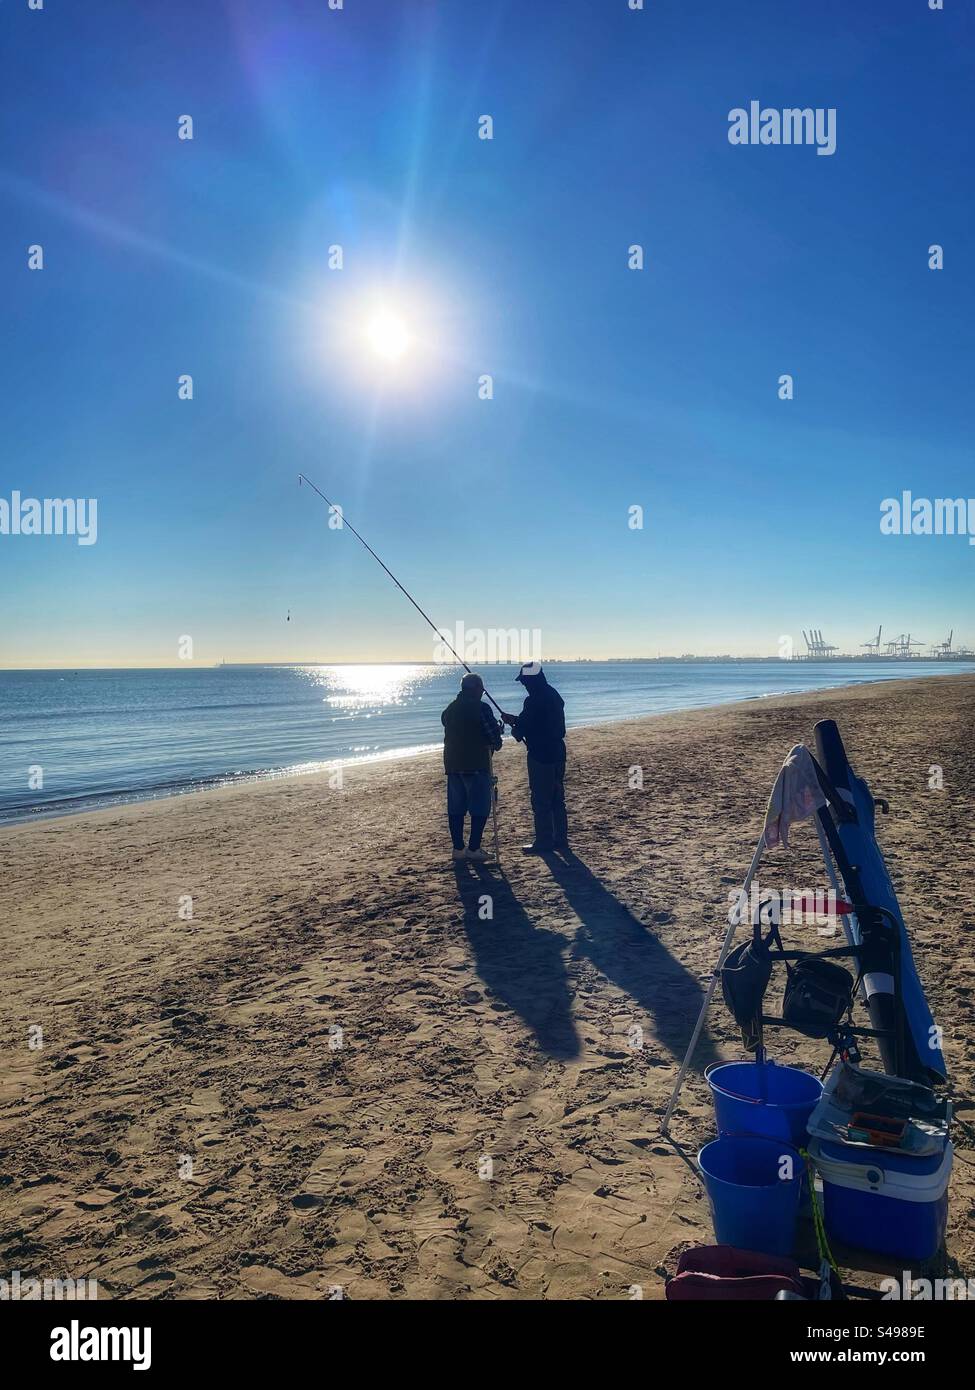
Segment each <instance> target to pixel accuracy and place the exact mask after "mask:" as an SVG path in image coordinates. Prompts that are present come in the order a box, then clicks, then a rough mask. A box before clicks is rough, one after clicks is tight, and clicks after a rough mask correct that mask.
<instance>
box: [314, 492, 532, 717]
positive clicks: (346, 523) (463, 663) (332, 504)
mask: <svg viewBox="0 0 975 1390" xmlns="http://www.w3.org/2000/svg"><path fill="white" fill-rule="evenodd" d="M302 483H307V484H308V486H309V487H310V488H311V490H312V492H317V493H318V495H319V497H320V498H321V499H322V501H323V502H327V503H328V505H329V506H330V507H332V508H333V509H334V508H335V507H336V506H338V504H337V503H336V502H332V501H330V500H329V498H327V497H326V496H325V494H324V492H322V490H321V488H320V487H316V486H315V484H314V483H313V482H312V480H311V478H309V477H307V475H306V474H304V473H299V474H298V486H299V487H301V485H302ZM339 514H340V516H341V517H342V525H343V526H347V527H348V528H349V530H350V531H351V532H352V534H353V536H355V538H356V540H357V541H358V542H359V543H360V544H361V545H364V546H365V548H366V549H367V550H368V552H369V554H370V555H371V556H372V558H373V559H374V560H375V561H376V563H377V564H378V565H381V566H382V568H383V569H384V570H385V571H386V573H387V574H388V575H389V577H390V579H391V580H392V581H393V583H394V584H395V585H396V587H397V589H399V590H400V592H401V593H403V594H405V595H406V597H407V598H408V599H409V601H410V603H412V605H413V607H414V608H415V609H416V611H417V612H418V613H419V615H420V617H421V618H422V619H423V620H424V622H425V623H427V624H428V626H429V627H431V628H432V629H433V631H434V632H435V633H436V635H437V636H438V637H439V638H440V640H441V642H442V643H443V644H444V646H445V647H446V648H447V649H448V651H450V652H452V653H453V655H454V656H455V657H456V659H457V660H458V661H459V662H460V664H461V666H463V668H464V670H465V671H466V672H467V674H468V675H469V676H473V674H474V672H473V671H472V670H471V668H470V667H469V666H468V664H467V662H466V661H465V660H464V658H463V657H462V656H461V654H460V652H458V651H456V650H455V648H454V647H452V646H451V645H450V643H449V642H448V641H447V639H446V637H445V636H444V635H443V633H442V632H441V631H440V629H439V628H438V627H437V625H436V623H434V621H433V619H432V618H431V617H429V615H428V614H426V613H424V611H423V609H422V608H421V607H420V605H419V604H418V603H417V601H416V599H415V598H414V597H413V595H412V594H411V593H410V591H409V589H407V588H406V587H405V586H404V585H402V584H401V583H400V582H399V580H398V579H397V578H396V576H395V574H394V573H393V571H392V570H391V569H390V568H389V566H388V565H387V564H384V563H383V561H382V560H380V558H379V556H378V555H377V554H376V552H375V551H374V550H373V548H372V546H371V545H370V544H369V542H368V541H367V540H366V539H365V537H364V536H360V535H359V532H358V531H357V530H356V529H355V527H354V526H353V525H352V522H351V521H350V520H349V518H348V517H347V516H346V515H345V513H344V512H343V511H342V509H341V508H339ZM484 694H485V695H486V696H487V698H488V699H489V700H490V701H491V704H492V705H493V706H494V708H495V709H496V710H497V711H498V713H499V714H500V715H501V717H502V719H503V718H504V710H503V709H502V708H501V706H500V705H499V704H498V702H497V700H496V699H495V698H494V696H493V695H492V694H491V693H490V691H488V690H485V692H484Z"/></svg>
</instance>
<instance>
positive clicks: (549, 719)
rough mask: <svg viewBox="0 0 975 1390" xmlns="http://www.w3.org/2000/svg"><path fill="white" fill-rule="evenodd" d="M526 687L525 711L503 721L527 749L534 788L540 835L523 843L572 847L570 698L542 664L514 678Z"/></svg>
mask: <svg viewBox="0 0 975 1390" xmlns="http://www.w3.org/2000/svg"><path fill="white" fill-rule="evenodd" d="M515 679H516V680H518V681H520V682H521V684H522V685H523V686H524V687H525V691H526V692H527V693H526V696H525V703H524V704H523V705H522V707H521V714H517V715H512V714H505V715H504V716H503V718H504V722H505V723H506V724H509V725H510V726H511V732H512V733H513V734H514V736H515V738H516V739H517V740H518V742H519V743H524V745H525V747H526V748H527V750H528V786H529V788H530V790H531V798H532V814H533V816H534V818H535V839H534V840H533V841H532V843H531V844H530V845H523V846H522V849H523V850H524V852H525V853H526V854H547V853H548V852H549V851H550V850H553V849H568V847H569V827H568V821H567V819H566V814H565V701H564V700H563V699H562V696H561V695H560V694H559V692H558V691H557V690H556V689H555V687H554V686H551V685H549V683H548V681H547V680H546V678H545V672H544V671H543V670H542V668H541V666H540V665H539V664H538V663H537V662H532V661H530V662H528V663H527V664H526V665H524V666H522V668H521V670H520V671H519V672H518V675H517V676H516V677H515Z"/></svg>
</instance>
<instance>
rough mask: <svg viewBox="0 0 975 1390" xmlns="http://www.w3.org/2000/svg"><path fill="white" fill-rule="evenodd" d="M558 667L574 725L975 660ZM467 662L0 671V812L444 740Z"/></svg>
mask: <svg viewBox="0 0 975 1390" xmlns="http://www.w3.org/2000/svg"><path fill="white" fill-rule="evenodd" d="M480 669H481V672H482V674H483V675H484V677H485V679H486V680H487V683H488V687H489V689H490V690H491V693H492V694H493V695H494V696H495V698H496V699H497V701H498V703H499V704H500V705H501V706H502V708H503V709H505V710H509V711H510V710H517V709H519V708H520V704H521V695H522V692H521V687H520V686H518V685H516V684H515V681H514V675H515V671H516V669H517V668H515V667H513V666H503V667H497V668H494V667H490V666H487V667H481V668H480ZM546 669H547V671H548V675H549V678H550V680H551V681H552V683H553V684H554V685H555V686H557V688H558V689H559V690H560V692H561V693H562V695H563V697H564V698H565V702H566V717H567V722H568V723H569V724H570V726H571V725H580V724H599V723H604V722H606V721H610V720H615V719H627V718H632V717H634V716H636V715H641V714H657V713H661V712H663V711H665V710H679V709H691V708H694V707H697V706H702V705H716V704H723V703H725V702H727V701H729V700H745V699H762V698H763V697H767V696H770V695H777V694H783V693H788V692H790V691H799V690H818V689H825V688H827V687H830V686H837V685H852V684H857V683H860V682H862V681H872V680H892V679H900V678H903V677H905V676H923V675H931V674H935V673H944V672H945V670H951V671H956V672H960V671H963V670H972V669H975V666H972V665H969V664H967V663H965V664H963V663H960V662H957V663H952V664H951V666H950V667H946V666H945V664H944V663H938V662H925V661H912V662H911V663H910V664H907V663H904V662H890V663H886V662H882V661H878V662H871V663H870V664H869V665H868V664H866V663H856V662H851V663H842V662H831V663H805V662H759V661H734V662H693V663H691V662H681V661H674V662H666V661H647V662H581V661H580V662H561V663H554V664H549V665H548V666H547V668H546ZM459 674H460V673H459V671H458V669H457V668H455V667H450V666H424V665H420V666H407V665H399V666H392V665H389V666H378V665H377V666H221V667H216V668H209V669H188V670H171V671H0V748H2V752H0V823H2V822H6V823H10V822H13V821H22V820H32V819H36V818H40V817H44V816H50V815H59V814H64V813H66V812H70V811H80V810H88V809H92V808H96V807H100V806H110V805H115V804H119V803H122V802H126V801H137V800H144V799H146V798H150V797H159V796H171V795H174V794H177V793H180V792H188V791H198V790H201V789H203V788H206V787H214V786H221V785H224V784H227V783H231V782H236V781H239V780H242V779H256V778H266V777H277V776H282V775H287V774H294V773H302V772H311V771H315V770H317V769H320V768H322V767H325V766H327V765H328V764H329V763H334V762H336V761H338V760H341V761H347V760H350V759H358V758H384V757H401V756H405V755H407V754H409V753H413V752H418V751H421V750H423V749H426V748H433V747H436V746H437V745H438V744H439V743H440V741H441V727H440V711H441V710H442V709H443V707H444V705H446V704H447V703H448V701H449V700H451V699H452V698H453V696H454V693H455V692H456V690H457V688H458V682H459ZM39 778H42V779H43V781H42V784H40V785H38V781H39ZM32 782H33V784H34V785H33V786H32Z"/></svg>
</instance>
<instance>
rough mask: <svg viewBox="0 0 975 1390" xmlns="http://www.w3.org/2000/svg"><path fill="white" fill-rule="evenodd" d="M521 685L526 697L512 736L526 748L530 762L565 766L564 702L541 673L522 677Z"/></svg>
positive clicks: (542, 672)
mask: <svg viewBox="0 0 975 1390" xmlns="http://www.w3.org/2000/svg"><path fill="white" fill-rule="evenodd" d="M522 684H523V685H524V687H525V689H526V690H527V691H528V695H527V697H526V699H525V703H524V704H523V705H522V707H521V714H519V716H518V718H517V719H516V720H515V722H514V726H513V728H512V733H513V734H514V736H515V738H516V739H517V740H518V742H519V743H524V744H525V746H526V747H527V749H528V756H529V757H530V758H534V759H535V760H536V761H537V762H540V763H564V762H565V701H564V700H563V699H562V696H561V695H560V694H559V692H558V691H557V690H556V689H555V687H554V686H551V685H549V683H548V681H547V680H546V678H545V672H544V671H539V672H538V674H537V675H534V676H523V677H522Z"/></svg>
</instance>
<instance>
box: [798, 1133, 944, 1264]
mask: <svg viewBox="0 0 975 1390" xmlns="http://www.w3.org/2000/svg"><path fill="white" fill-rule="evenodd" d="M809 1156H810V1158H811V1159H812V1161H813V1163H814V1164H815V1166H816V1168H817V1169H818V1171H819V1173H820V1175H821V1176H822V1179H823V1206H824V1208H825V1220H826V1231H827V1234H828V1235H830V1236H831V1237H833V1238H834V1239H835V1240H838V1241H842V1242H843V1243H844V1244H845V1245H856V1246H859V1247H860V1248H861V1249H862V1250H872V1251H874V1252H875V1253H876V1254H878V1255H890V1256H893V1257H894V1258H895V1259H904V1260H928V1259H931V1257H932V1256H933V1255H935V1254H936V1253H937V1251H938V1250H939V1249H940V1247H941V1244H942V1242H943V1240H944V1237H945V1228H946V1226H947V1224H948V1182H949V1179H950V1177H951V1161H952V1147H951V1141H950V1140H948V1139H947V1138H946V1139H945V1140H944V1144H943V1147H942V1148H940V1149H939V1150H938V1151H937V1152H935V1153H932V1154H929V1155H924V1156H919V1155H913V1154H905V1153H901V1152H899V1151H895V1150H888V1149H881V1148H871V1147H868V1146H866V1145H861V1144H844V1143H840V1142H835V1143H834V1142H832V1141H830V1140H828V1139H822V1138H813V1139H812V1140H811V1141H810V1144H809Z"/></svg>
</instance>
